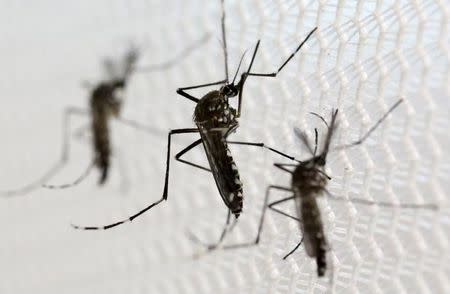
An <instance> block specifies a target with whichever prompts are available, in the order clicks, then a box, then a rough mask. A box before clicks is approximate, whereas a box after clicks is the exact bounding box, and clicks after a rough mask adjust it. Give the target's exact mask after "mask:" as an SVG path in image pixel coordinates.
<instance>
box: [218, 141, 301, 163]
mask: <svg viewBox="0 0 450 294" xmlns="http://www.w3.org/2000/svg"><path fill="white" fill-rule="evenodd" d="M227 143H228V144H235V145H246V146H255V147H261V148H265V149H267V150H270V151H272V152H274V153H276V154H279V155H281V156H283V157H286V158H289V159H290V160H294V161H297V162H301V161H299V160H297V159H295V157H293V156H290V155H288V154H286V153H284V152H281V151H279V150H276V149H273V148H272V147H269V146H266V145H265V144H264V143H253V142H240V141H227Z"/></svg>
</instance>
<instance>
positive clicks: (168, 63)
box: [134, 33, 211, 73]
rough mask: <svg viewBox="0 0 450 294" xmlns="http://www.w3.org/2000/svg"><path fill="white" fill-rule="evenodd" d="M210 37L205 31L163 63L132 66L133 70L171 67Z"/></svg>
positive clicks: (154, 69)
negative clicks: (201, 35) (199, 37)
mask: <svg viewBox="0 0 450 294" xmlns="http://www.w3.org/2000/svg"><path fill="white" fill-rule="evenodd" d="M210 38H211V34H210V33H206V34H205V35H204V36H203V37H202V38H201V39H199V40H197V41H195V42H194V43H192V44H191V45H190V46H189V47H187V48H185V49H184V50H183V51H181V52H180V53H179V54H178V55H176V56H175V57H174V58H172V59H170V60H167V61H165V62H163V63H159V64H152V65H147V66H143V67H139V68H134V71H135V72H147V73H148V72H153V71H161V70H166V69H169V68H171V67H172V66H174V65H176V64H178V63H179V62H180V61H181V60H183V59H184V58H186V57H187V56H189V55H190V54H191V53H192V52H193V51H194V50H195V49H197V48H198V47H199V46H200V45H202V44H203V43H205V42H207V41H208V40H209V39H210Z"/></svg>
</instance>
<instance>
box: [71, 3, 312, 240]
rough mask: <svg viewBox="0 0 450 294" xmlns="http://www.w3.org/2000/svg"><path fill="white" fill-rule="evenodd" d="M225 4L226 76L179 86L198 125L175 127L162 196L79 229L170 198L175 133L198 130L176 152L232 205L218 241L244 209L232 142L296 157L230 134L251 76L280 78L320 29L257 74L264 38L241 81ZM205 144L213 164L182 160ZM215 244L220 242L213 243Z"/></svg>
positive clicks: (169, 136) (168, 139)
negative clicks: (231, 53)
mask: <svg viewBox="0 0 450 294" xmlns="http://www.w3.org/2000/svg"><path fill="white" fill-rule="evenodd" d="M221 4H222V17H221V29H222V40H223V55H224V61H225V79H223V80H220V81H217V82H212V83H206V84H201V85H197V86H190V87H184V88H179V89H178V90H177V93H178V94H179V95H181V96H182V97H184V98H186V99H189V100H190V101H193V102H195V103H196V106H195V110H194V122H195V124H196V128H182V129H174V130H171V131H170V132H169V134H168V138H167V157H166V172H165V180H164V188H163V193H162V197H161V198H160V199H159V200H158V201H156V202H153V203H152V204H150V205H148V206H147V207H145V208H144V209H142V210H141V211H139V212H137V213H136V214H134V215H132V216H130V217H129V218H127V219H124V220H121V221H118V222H115V223H112V224H109V225H105V226H78V225H74V227H75V228H76V229H83V230H102V229H103V230H106V229H110V228H113V227H115V226H118V225H121V224H123V223H126V222H130V221H133V220H134V219H135V218H137V217H139V216H140V215H142V214H144V213H145V212H147V211H148V210H150V209H151V208H153V207H155V206H157V205H159V204H160V203H162V202H163V201H165V200H167V197H168V186H169V170H170V158H171V156H170V154H171V140H172V136H173V135H179V134H189V133H196V134H199V135H200V138H199V139H197V140H196V141H194V142H193V143H191V144H190V145H189V146H187V147H185V148H184V149H183V150H181V151H180V152H179V153H177V154H176V155H175V159H176V160H177V161H180V162H182V163H185V164H187V165H189V166H192V167H196V168H199V169H202V170H205V171H208V172H211V173H212V175H213V178H214V180H215V183H216V186H217V189H218V190H219V193H220V196H221V198H222V200H223V202H224V203H225V205H226V206H227V208H228V214H227V219H226V223H225V226H224V228H223V230H222V233H221V235H220V238H219V241H218V243H217V244H219V243H220V242H222V240H223V239H224V237H225V234H226V232H227V228H228V226H229V224H230V219H231V215H234V217H235V221H236V220H237V219H238V217H239V216H240V214H241V212H242V208H243V198H244V195H243V187H242V183H241V180H240V176H239V172H238V168H237V166H236V164H235V162H234V160H233V157H232V155H231V152H230V150H229V147H228V144H237V145H246V146H255V147H260V148H265V149H267V150H270V151H271V152H274V153H277V154H279V155H281V156H283V157H286V158H289V159H291V160H295V158H294V157H291V156H289V155H287V154H285V153H283V152H281V151H278V150H276V149H273V148H271V147H268V146H266V145H265V144H264V143H253V142H238V141H228V136H229V135H230V134H232V133H234V132H235V131H236V129H237V128H238V125H239V124H238V118H239V117H240V116H241V113H242V110H241V106H242V92H243V89H244V84H245V81H246V79H247V77H249V76H256V77H276V76H277V74H278V73H279V72H280V71H281V70H282V69H283V68H284V67H285V66H286V64H288V62H289V61H290V60H291V59H292V58H293V57H294V55H295V54H296V53H297V52H298V51H299V50H300V49H301V48H302V46H303V45H304V44H305V43H306V41H307V40H308V39H309V38H310V37H311V36H312V34H313V33H314V32H315V31H316V29H317V28H314V29H313V30H312V31H311V32H310V33H309V34H308V35H307V37H306V38H305V39H304V40H303V41H302V42H301V43H300V44H299V45H298V46H297V47H296V49H295V50H294V52H293V53H292V54H291V55H290V56H289V57H288V58H287V59H286V60H285V61H284V62H283V63H282V65H281V66H280V67H279V68H278V69H277V70H276V71H275V72H272V73H254V72H251V69H252V65H253V62H254V60H255V57H256V53H257V51H258V48H259V44H260V40H258V41H257V43H256V46H255V49H254V51H253V55H252V58H251V61H250V63H249V66H248V68H247V70H246V71H245V72H243V73H242V74H241V77H240V79H239V81H238V82H237V83H235V82H236V78H237V76H238V73H239V69H240V66H241V64H242V60H243V57H244V55H242V57H241V59H240V62H239V65H238V67H237V70H236V73H235V74H234V77H233V80H232V81H231V83H230V81H229V78H228V76H229V75H228V52H227V40H226V30H225V9H224V1H223V0H222V1H221ZM216 85H222V86H221V87H220V88H219V89H218V90H213V91H210V92H208V93H207V94H206V95H204V96H203V97H202V98H200V99H199V98H196V97H194V96H192V95H190V94H189V93H187V92H186V91H187V90H192V89H198V88H203V87H209V86H216ZM232 97H237V98H238V101H237V105H238V107H237V109H235V108H233V107H232V106H231V105H230V104H229V99H230V98H232ZM200 144H202V145H203V147H204V150H205V153H206V157H207V159H208V162H209V167H204V166H201V165H198V164H196V163H193V162H190V161H187V160H184V159H182V158H181V157H182V156H183V155H184V154H186V153H187V152H188V151H190V150H191V149H193V148H194V147H196V146H198V145H200ZM210 246H211V247H215V246H216V245H210Z"/></svg>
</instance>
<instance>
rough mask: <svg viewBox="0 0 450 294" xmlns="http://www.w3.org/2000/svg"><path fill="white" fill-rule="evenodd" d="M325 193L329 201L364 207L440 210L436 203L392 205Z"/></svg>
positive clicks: (390, 203)
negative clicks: (345, 202)
mask: <svg viewBox="0 0 450 294" xmlns="http://www.w3.org/2000/svg"><path fill="white" fill-rule="evenodd" d="M325 193H326V194H327V195H328V197H329V199H332V200H338V201H348V202H353V203H358V204H362V205H369V206H371V205H375V206H382V207H392V208H395V207H398V208H408V209H429V210H438V209H439V207H438V206H437V204H434V203H423V204H416V203H398V204H396V203H392V202H384V201H373V200H367V199H361V198H349V199H346V198H345V197H342V196H335V195H333V194H331V193H330V192H329V191H328V190H325Z"/></svg>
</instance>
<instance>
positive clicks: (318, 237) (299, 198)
mask: <svg viewBox="0 0 450 294" xmlns="http://www.w3.org/2000/svg"><path fill="white" fill-rule="evenodd" d="M402 101H403V100H401V99H400V100H398V101H397V102H396V103H395V104H394V105H393V106H391V108H390V109H389V110H388V111H387V112H386V113H385V114H384V115H383V116H382V117H381V118H380V119H379V120H378V121H377V122H376V123H375V124H374V125H373V126H372V127H371V128H370V129H369V130H368V131H367V132H366V133H365V134H364V135H363V136H361V137H360V139H359V140H356V141H354V142H351V143H349V144H345V145H342V146H337V147H335V148H334V150H342V149H346V148H350V147H353V146H357V145H360V144H362V143H363V142H364V141H365V140H366V139H367V138H368V137H369V136H370V134H371V133H372V132H373V131H374V130H375V129H376V128H377V127H378V126H379V125H380V124H381V123H382V122H383V121H384V120H385V119H386V118H387V116H388V115H389V114H390V113H391V112H392V111H394V109H395V108H396V107H398V106H399V105H400V104H401V103H402ZM311 114H313V115H314V116H317V117H318V118H320V120H321V121H322V122H323V123H324V124H325V125H326V127H327V133H326V137H325V141H324V144H323V149H322V150H321V151H320V152H319V153H317V151H318V141H319V140H318V131H317V128H316V129H314V133H315V144H314V148H312V146H311V144H310V143H309V140H308V137H307V136H306V133H304V132H301V131H298V130H296V135H297V136H298V137H299V139H300V140H301V141H302V142H303V144H304V145H305V146H306V148H307V149H308V151H309V152H310V153H311V155H312V157H311V158H309V159H307V160H305V161H301V162H300V163H297V164H293V163H275V164H274V166H275V167H277V168H279V169H281V170H282V171H284V172H287V173H289V174H291V176H292V179H291V187H283V186H278V185H271V186H269V187H268V188H267V191H266V197H265V200H264V206H263V211H262V213H261V218H260V222H259V226H258V233H257V235H256V238H255V240H254V241H253V242H249V243H242V244H230V245H227V246H223V247H222V248H223V249H233V248H241V247H249V246H253V245H257V244H258V243H259V241H260V237H261V234H262V230H263V225H264V218H265V212H266V210H267V209H268V208H269V209H271V210H273V211H275V212H277V213H279V214H281V215H283V216H286V217H288V218H290V219H293V220H295V221H297V222H298V223H299V225H300V230H301V233H302V239H301V241H300V242H299V243H298V244H297V245H296V246H295V248H294V249H293V250H291V251H290V252H289V253H288V254H286V255H285V256H284V258H283V259H286V258H287V257H289V256H290V255H291V254H292V253H294V252H295V250H297V249H298V248H299V247H300V245H301V244H302V243H303V244H304V247H305V251H306V253H307V255H308V256H310V257H312V258H315V259H316V263H317V274H318V276H319V277H322V276H323V275H324V274H325V271H326V268H327V261H326V252H327V251H328V250H329V246H328V243H327V240H326V238H325V233H324V229H323V224H322V220H321V216H320V210H319V206H318V203H317V198H318V197H320V196H323V195H326V196H328V197H329V198H330V199H334V200H344V201H351V202H355V203H359V204H363V205H378V206H385V207H401V208H421V209H433V210H436V209H437V206H436V205H435V204H393V203H388V202H376V201H370V200H365V199H358V198H352V199H345V198H344V197H338V196H334V195H332V194H331V193H330V192H329V191H328V190H327V188H326V186H327V183H328V181H329V180H330V179H331V178H330V177H329V176H328V175H327V174H326V172H325V165H326V161H327V155H328V153H329V152H330V144H331V140H332V137H333V134H334V132H335V130H336V128H337V115H338V110H337V109H336V110H334V111H332V113H331V120H330V122H329V123H327V121H326V120H325V118H324V117H322V116H321V115H319V114H316V113H311ZM292 167H293V168H294V169H293V170H291V169H290V168H292ZM271 190H281V191H285V192H289V193H292V195H291V196H289V197H287V198H283V199H280V200H277V201H274V202H271V203H269V195H270V191H271ZM291 200H293V201H294V202H295V210H296V214H297V216H292V215H290V214H288V213H286V212H284V211H282V210H280V209H278V208H276V207H275V206H277V205H279V204H281V203H284V202H287V201H291Z"/></svg>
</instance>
